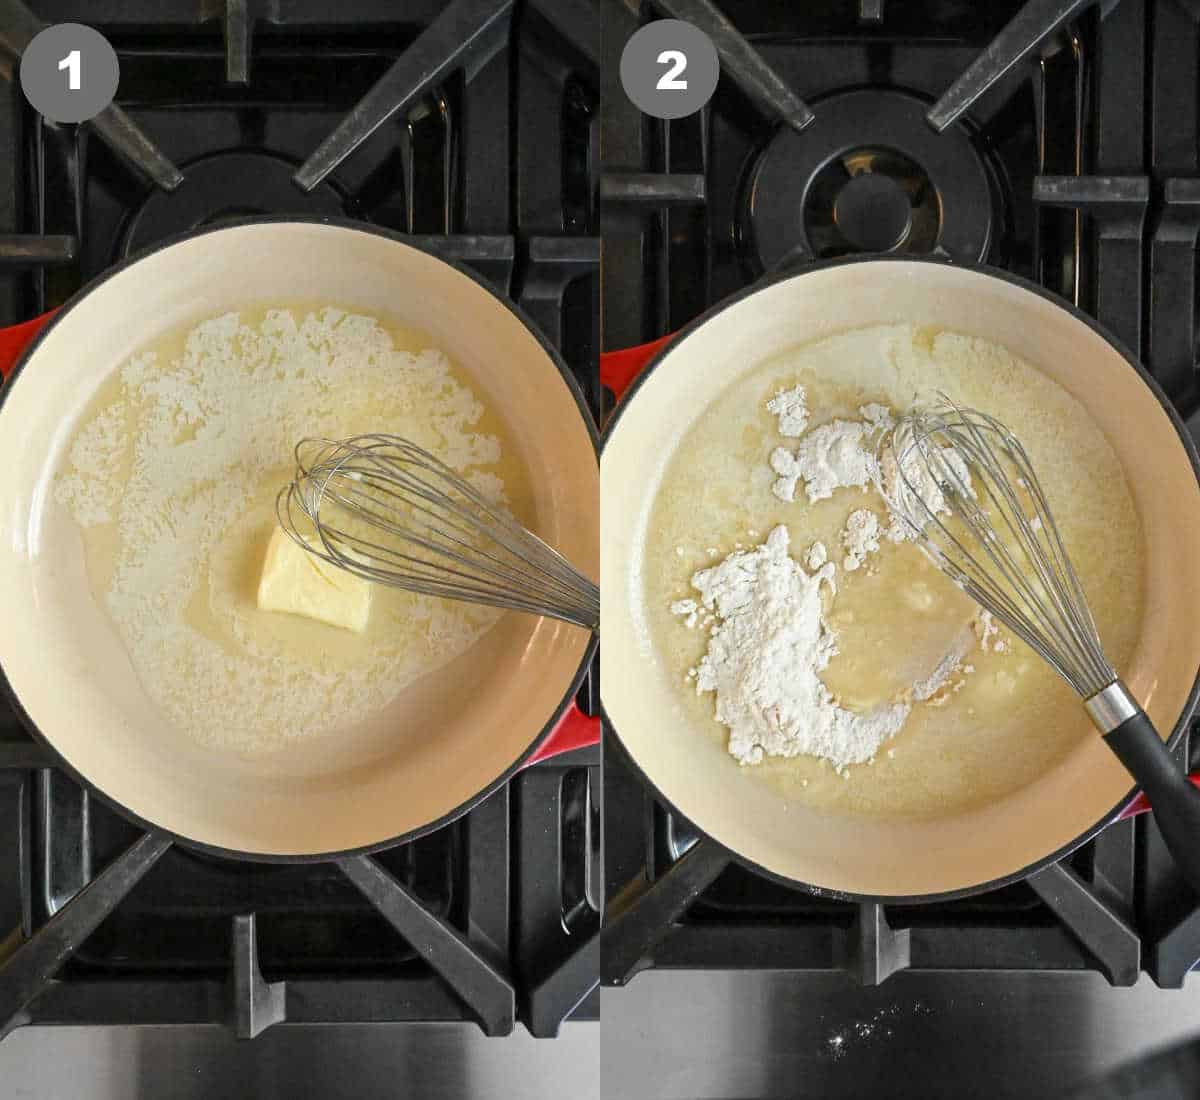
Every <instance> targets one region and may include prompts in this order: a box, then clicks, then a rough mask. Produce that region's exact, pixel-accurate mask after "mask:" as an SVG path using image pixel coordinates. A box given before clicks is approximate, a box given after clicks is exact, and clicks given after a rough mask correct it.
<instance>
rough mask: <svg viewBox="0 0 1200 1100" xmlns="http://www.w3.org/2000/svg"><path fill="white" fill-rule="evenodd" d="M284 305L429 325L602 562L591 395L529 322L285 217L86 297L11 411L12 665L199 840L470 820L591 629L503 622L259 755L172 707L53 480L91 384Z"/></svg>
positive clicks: (581, 541) (363, 239)
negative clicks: (584, 406) (313, 731)
mask: <svg viewBox="0 0 1200 1100" xmlns="http://www.w3.org/2000/svg"><path fill="white" fill-rule="evenodd" d="M288 301H296V302H313V303H321V302H329V303H335V304H337V305H339V306H342V307H348V308H357V309H361V310H363V311H365V312H370V313H375V314H378V315H381V316H383V317H384V318H386V319H390V320H392V321H393V322H395V323H399V324H404V325H410V326H414V327H417V328H419V329H422V330H424V331H425V332H427V333H428V334H429V335H430V337H431V339H432V340H433V341H435V342H436V344H437V346H439V347H441V348H442V349H443V350H445V351H446V352H447V353H448V354H449V355H450V356H451V357H452V358H454V359H455V360H457V361H458V363H459V364H460V365H461V367H462V369H463V370H464V371H465V372H466V374H467V375H468V376H469V377H470V378H471V380H472V384H473V385H474V386H475V387H476V388H477V390H478V391H481V392H482V393H483V394H484V395H486V399H487V400H488V402H489V403H490V404H491V405H492V406H493V407H494V408H496V409H497V411H498V412H499V413H500V414H501V416H502V417H503V418H504V420H506V421H507V423H508V425H509V426H510V427H511V428H512V431H513V435H514V437H516V438H517V439H518V440H519V445H520V447H521V448H522V451H523V454H522V457H523V459H524V461H525V464H526V466H527V467H528V469H529V472H530V477H531V481H532V484H533V486H534V502H535V507H536V514H537V528H538V533H539V534H540V535H541V536H542V537H543V538H545V539H546V540H547V541H548V542H550V543H551V544H552V545H554V546H556V547H558V548H559V549H560V550H561V551H562V552H563V553H564V554H565V555H566V556H567V557H568V558H569V559H570V560H572V561H573V562H574V563H575V564H576V565H577V566H578V567H580V568H581V569H582V570H584V571H585V572H587V573H589V574H590V575H592V576H595V575H596V573H597V571H598V568H599V562H598V557H599V553H598V538H599V535H598V529H597V528H598V516H597V513H596V506H595V502H596V498H597V495H598V492H599V471H598V468H597V463H596V456H595V450H594V448H593V446H592V442H591V439H590V437H589V434H588V431H587V428H586V425H585V421H584V419H583V417H582V415H581V414H580V411H579V409H578V407H577V405H576V403H575V400H574V398H573V396H572V394H571V392H570V390H569V389H568V387H567V385H566V384H565V383H564V381H563V379H562V377H561V375H560V374H559V371H558V368H557V367H556V366H555V364H554V362H553V360H552V359H551V358H550V356H549V355H548V354H547V353H546V351H545V350H544V349H543V348H542V346H541V345H540V344H539V342H538V341H537V339H536V338H535V337H534V336H533V335H532V334H531V333H530V332H529V330H528V329H527V328H526V327H525V326H524V324H522V322H521V321H520V319H519V318H517V317H516V316H515V315H514V314H513V313H512V312H511V311H510V310H508V309H507V308H505V307H504V306H502V305H501V304H500V303H499V302H498V301H497V299H496V298H495V297H493V296H492V295H491V294H490V293H489V292H488V291H486V290H484V289H483V288H482V287H481V286H479V285H478V284H477V283H476V282H474V281H473V280H472V279H470V278H468V277H467V276H465V275H463V274H462V273H460V272H458V271H456V270H455V269H454V268H452V267H450V266H448V265H446V264H444V263H441V262H440V261H438V260H436V259H433V258H432V257H430V256H428V255H426V254H425V253H423V252H420V251H418V250H416V249H413V248H410V247H408V246H406V245H403V244H399V243H396V242H395V241H392V240H388V239H386V238H383V237H380V236H376V235H374V234H371V233H366V232H361V231H358V230H354V229H350V228H344V227H337V226H328V225H317V224H306V223H286V222H285V223H272V224H258V225H245V226H235V227H230V228H226V229H222V230H219V231H215V232H211V233H207V234H204V235H202V236H199V237H195V238H192V239H190V240H187V241H184V242H182V243H180V244H176V245H173V246H172V247H170V248H167V249H164V250H162V251H159V252H157V253H155V254H153V255H151V256H149V257H147V258H145V259H143V260H141V261H139V262H138V263H136V264H133V265H132V266H130V267H128V268H126V269H125V270H123V271H120V272H119V273H117V274H115V275H113V276H112V277H110V278H109V279H108V280H107V281H106V282H104V283H103V284H102V285H100V286H98V287H96V288H95V289H93V290H92V291H91V292H90V293H89V294H87V295H86V296H85V297H84V298H83V299H82V300H81V301H80V302H79V303H78V304H77V305H76V306H75V307H74V308H72V309H71V310H70V311H69V312H68V313H67V314H66V315H65V316H64V317H63V318H62V319H61V320H60V321H59V323H58V324H56V325H55V326H54V327H53V328H52V329H51V330H50V331H49V332H48V334H47V335H46V336H45V338H44V340H43V342H42V343H41V344H40V345H39V346H38V348H37V349H36V351H35V352H34V354H33V356H32V358H31V359H30V361H29V362H28V363H27V365H26V367H25V369H24V370H23V371H22V372H21V373H20V375H19V376H18V377H17V379H16V380H15V381H14V382H13V383H12V384H11V391H10V392H9V393H8V395H7V398H6V401H5V404H4V406H3V409H2V412H0V424H2V426H3V427H2V429H0V469H2V470H3V471H4V474H3V478H2V479H0V606H3V608H4V629H3V630H2V631H0V663H2V665H3V669H4V672H5V674H6V675H7V677H8V679H9V682H10V684H11V685H12V687H13V689H14V691H15V692H16V694H17V696H18V698H19V700H20V702H21V704H22V705H23V707H24V708H25V710H26V711H27V713H28V714H29V715H30V717H31V718H32V720H33V722H34V723H35V724H36V726H37V727H38V729H40V730H41V732H42V733H43V734H44V735H45V736H46V737H47V738H48V739H49V740H50V741H51V742H52V743H53V745H54V746H55V748H56V749H57V750H58V751H59V752H60V753H62V755H63V756H64V757H65V758H66V760H67V762H68V763H69V764H70V765H71V766H72V767H73V768H75V769H76V770H77V771H78V772H79V773H80V774H82V775H83V776H84V777H85V778H86V779H88V780H90V781H91V782H92V783H94V784H96V785H97V786H98V787H99V788H100V789H101V790H102V791H104V792H106V793H107V794H108V795H109V796H111V797H112V798H113V799H115V800H116V801H117V802H119V803H120V804H121V805H122V806H124V807H126V808H127V809H129V810H131V811H132V812H133V813H135V814H137V815H139V816H140V817H142V818H144V819H146V820H148V821H150V822H152V823H154V824H157V825H159V826H162V827H165V828H167V829H170V830H172V831H174V832H176V833H178V834H180V835H182V836H184V837H186V838H189V839H192V840H195V841H199V842H202V843H205V844H210V845H217V846H221V847H225V848H233V849H238V850H242V851H247V852H253V853H271V854H280V855H294V854H313V853H321V852H329V851H337V850H343V849H347V848H354V847H358V846H360V845H368V844H372V843H378V842H381V841H384V840H386V839H388V838H390V837H394V836H396V835H398V834H401V833H405V832H407V831H409V830H413V829H417V828H420V827H422V826H425V825H428V824H430V823H432V822H434V821H436V820H438V819H440V818H441V817H443V816H445V815H447V814H449V813H452V812H453V811H454V810H455V809H456V808H457V807H459V806H460V805H461V804H462V803H463V802H464V801H466V800H468V799H470V798H471V797H472V796H474V795H475V794H477V793H478V792H479V791H480V790H482V789H484V788H485V787H486V786H488V785H489V784H490V783H491V782H493V781H494V780H495V779H496V778H497V777H499V776H500V775H501V774H502V773H503V772H504V771H505V770H506V769H507V768H509V767H510V766H511V765H512V764H514V763H515V762H516V761H517V759H518V758H519V757H520V756H521V754H522V753H523V752H524V751H525V750H526V749H528V748H529V746H530V745H531V743H532V742H533V741H534V739H535V738H536V737H537V735H538V733H539V731H540V730H541V729H542V728H543V726H544V725H545V724H546V723H547V722H548V721H549V719H550V718H551V717H552V716H553V714H554V712H555V709H556V707H557V706H558V704H559V702H560V701H561V700H562V698H563V697H564V695H565V694H566V692H567V690H568V688H569V686H570V683H571V681H572V679H573V677H574V675H575V674H576V672H577V670H578V668H579V665H580V662H581V659H582V657H583V655H584V652H585V650H586V648H587V645H588V641H589V639H588V636H587V634H586V632H584V631H581V630H578V629H575V628H573V627H568V626H565V625H563V624H560V623H555V622H551V621H549V620H540V619H534V618H532V617H530V616H522V615H517V614H509V615H506V616H505V617H504V618H503V619H501V621H500V622H499V623H498V624H497V626H496V627H495V628H493V629H492V630H491V631H490V632H488V633H487V634H486V635H485V636H484V638H483V639H482V640H481V641H480V642H479V643H478V644H477V645H476V646H475V647H474V648H473V649H472V650H470V651H468V652H467V653H466V654H464V655H463V656H462V657H460V658H459V659H458V660H456V661H455V662H453V663H452V664H451V665H449V666H448V667H445V668H443V669H442V670H440V671H439V672H437V673H436V674H434V675H431V676H428V677H425V678H424V679H423V680H421V681H419V682H418V684H417V685H415V686H414V687H412V688H410V689H409V690H406V691H405V692H404V693H403V694H402V695H401V697H400V698H399V699H398V700H397V702H396V703H395V704H394V705H393V706H392V707H391V708H389V709H388V710H387V711H386V713H384V714H383V715H381V716H379V718H378V719H377V720H373V721H372V722H371V723H370V725H369V727H360V728H356V729H348V730H345V731H339V733H338V736H336V737H326V738H319V739H317V740H316V741H314V742H313V743H312V744H311V745H310V746H309V747H308V748H305V749H292V750H287V751H285V752H277V753H274V754H271V755H270V756H268V757H264V758H259V759H242V758H239V757H237V756H234V755H232V754H228V753H220V752H216V751H213V750H209V749H202V748H200V747H198V746H197V745H196V744H195V743H194V742H191V741H188V740H186V739H185V738H183V737H182V736H180V735H178V734H176V733H174V732H173V731H172V730H171V729H170V728H168V727H167V726H165V725H164V724H163V723H162V721H161V720H160V719H158V718H157V717H156V713H155V708H154V707H153V705H152V704H150V702H149V700H148V699H147V697H146V695H145V693H144V692H143V690H142V688H141V686H140V685H139V684H138V682H137V679H136V677H135V676H134V674H133V672H132V669H131V667H130V664H129V661H128V659H127V658H126V657H125V654H124V651H123V650H122V648H121V645H120V643H119V641H118V639H117V637H116V635H115V632H114V631H113V629H112V628H111V626H110V625H109V623H108V620H107V619H106V618H105V617H104V616H103V615H102V614H101V613H100V610H99V609H98V607H97V606H96V604H95V602H94V600H93V599H92V597H91V595H90V594H89V591H88V588H87V584H86V579H85V576H84V571H83V563H82V553H81V548H80V544H79V537H78V533H77V532H76V530H75V529H74V528H73V526H72V523H71V520H70V518H69V516H67V515H66V514H65V510H64V509H62V508H61V507H59V506H58V505H57V504H55V503H54V495H53V493H51V492H49V491H48V490H49V486H50V480H51V476H52V474H53V471H54V470H55V468H56V465H57V463H58V461H59V456H60V452H61V450H62V448H63V446H64V444H65V442H66V441H67V439H68V438H69V437H70V434H71V431H72V427H73V424H74V423H75V422H76V421H77V419H78V417H79V416H80V415H81V413H82V411H83V410H84V408H85V406H86V404H87V402H88V400H89V398H90V397H91V396H92V394H94V393H95V391H96V389H97V387H98V386H99V385H100V384H101V382H102V381H103V380H104V378H105V377H106V376H107V375H108V374H109V373H110V372H111V371H113V370H114V369H116V368H117V367H118V366H120V364H121V363H122V361H123V360H124V359H125V358H126V357H127V356H128V355H129V354H130V353H132V352H134V351H136V350H138V349H139V348H141V347H143V346H145V345H147V344H148V343H151V342H152V341H154V340H155V339H156V338H157V337H159V336H161V335H162V334H164V333H166V332H168V331H170V330H172V329H174V328H176V327H177V326H179V325H181V324H184V323H186V322H188V321H192V320H199V319H201V318H204V317H208V316H212V315H214V314H218V313H220V312H223V311H227V310H231V309H246V308H252V307H254V306H255V305H260V304H261V305H267V304H278V303H280V302H288ZM213 721H214V722H222V723H236V722H237V715H218V714H214V715H213Z"/></svg>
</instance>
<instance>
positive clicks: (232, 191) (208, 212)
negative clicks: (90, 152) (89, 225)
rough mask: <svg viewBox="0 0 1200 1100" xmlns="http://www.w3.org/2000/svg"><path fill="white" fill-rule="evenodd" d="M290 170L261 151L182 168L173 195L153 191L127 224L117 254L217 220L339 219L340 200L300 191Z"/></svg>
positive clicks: (323, 191) (321, 191) (325, 188)
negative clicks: (299, 216) (268, 216)
mask: <svg viewBox="0 0 1200 1100" xmlns="http://www.w3.org/2000/svg"><path fill="white" fill-rule="evenodd" d="M295 171H296V165H295V164H293V163H291V162H290V161H288V160H285V159H284V158H283V157H279V156H275V155H274V154H272V153H262V152H254V153H250V152H229V153H213V154H212V155H210V156H206V157H203V158H201V159H200V160H195V161H193V162H192V163H191V164H188V165H185V166H184V167H183V173H184V179H183V183H182V184H180V186H179V187H178V188H177V189H176V190H174V191H154V192H152V193H151V195H150V197H149V198H148V199H147V200H146V201H145V203H143V204H142V207H141V209H139V210H138V211H137V212H136V213H135V214H134V215H133V218H132V219H131V220H130V222H129V226H128V228H127V229H126V230H125V235H124V239H123V241H122V243H121V255H122V256H129V255H131V254H132V253H134V252H139V251H141V250H142V249H143V248H146V247H148V246H149V245H152V244H154V243H155V242H156V241H161V240H163V239H164V238H166V237H173V236H175V235H176V234H178V233H186V232H187V231H188V230H191V229H198V228H199V227H200V226H202V225H218V224H220V223H221V222H223V221H232V220H234V219H237V218H246V217H252V216H253V215H255V214H306V215H323V216H328V217H333V216H340V215H345V213H346V205H345V202H344V200H343V199H342V197H341V195H340V194H338V192H337V191H336V190H335V189H334V188H333V187H331V186H330V185H329V184H321V185H319V186H317V187H316V188H314V189H313V190H312V191H309V192H305V191H301V190H300V188H299V187H297V186H296V184H295V183H293V182H292V174H293V173H294V172H295Z"/></svg>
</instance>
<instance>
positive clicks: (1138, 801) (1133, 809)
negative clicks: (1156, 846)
mask: <svg viewBox="0 0 1200 1100" xmlns="http://www.w3.org/2000/svg"><path fill="white" fill-rule="evenodd" d="M1188 779H1189V781H1190V782H1191V784H1192V786H1193V787H1200V772H1192V774H1191V775H1189V776H1188ZM1153 809H1154V807H1153V806H1151V805H1150V799H1148V798H1147V797H1146V792H1145V791H1138V794H1137V798H1135V799H1134V800H1133V801H1132V802H1131V803H1129V805H1128V806H1126V807H1125V809H1123V810H1122V811H1121V812H1120V813H1119V814H1117V818H1116V820H1117V821H1124V820H1125V819H1126V818H1129V817H1137V816H1138V814H1148V813H1150V812H1151V811H1152V810H1153Z"/></svg>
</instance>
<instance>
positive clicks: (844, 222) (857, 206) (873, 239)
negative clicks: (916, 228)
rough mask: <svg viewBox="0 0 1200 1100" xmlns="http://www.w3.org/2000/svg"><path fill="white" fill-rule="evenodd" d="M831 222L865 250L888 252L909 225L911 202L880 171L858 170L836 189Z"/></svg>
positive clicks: (899, 187) (906, 233) (858, 246)
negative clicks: (847, 181) (855, 174)
mask: <svg viewBox="0 0 1200 1100" xmlns="http://www.w3.org/2000/svg"><path fill="white" fill-rule="evenodd" d="M833 222H834V224H835V225H836V226H837V227H838V229H839V230H841V233H842V236H844V237H845V238H846V240H848V241H849V242H850V243H851V244H853V245H854V246H855V247H856V248H860V249H862V250H863V251H864V252H890V251H891V250H892V249H893V248H895V247H896V246H897V245H898V244H900V242H901V241H903V240H904V238H905V237H907V236H908V231H909V230H910V229H911V228H912V206H911V204H910V203H909V201H908V195H907V194H906V193H905V191H904V188H903V187H902V186H901V185H900V184H899V183H898V182H897V181H896V180H894V179H892V177H891V176H887V175H884V174H883V173H882V172H861V173H860V174H859V175H857V176H851V177H850V182H849V183H847V184H846V186H845V187H843V188H842V189H841V190H840V191H839V192H838V196H837V199H835V200H834V204H833Z"/></svg>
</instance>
